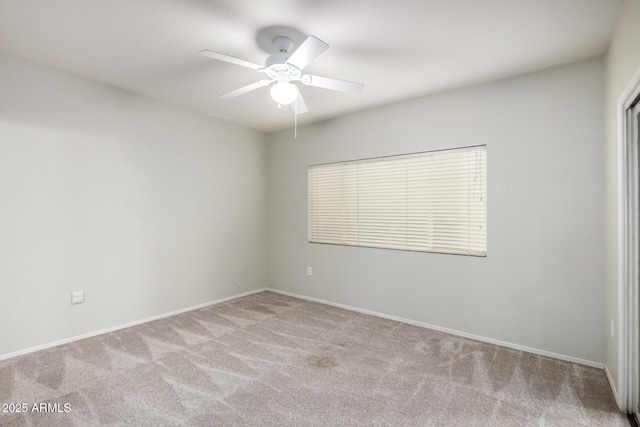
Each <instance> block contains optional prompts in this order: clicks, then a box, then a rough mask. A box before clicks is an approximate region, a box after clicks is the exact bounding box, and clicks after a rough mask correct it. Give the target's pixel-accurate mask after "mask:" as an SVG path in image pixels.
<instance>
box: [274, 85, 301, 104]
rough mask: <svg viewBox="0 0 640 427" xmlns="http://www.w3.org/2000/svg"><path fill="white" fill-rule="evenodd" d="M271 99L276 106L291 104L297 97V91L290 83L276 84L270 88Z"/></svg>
mask: <svg viewBox="0 0 640 427" xmlns="http://www.w3.org/2000/svg"><path fill="white" fill-rule="evenodd" d="M271 97H272V98H273V100H274V101H276V102H277V103H278V104H282V105H287V104H291V103H292V102H293V101H295V100H296V98H297V97H298V90H297V88H296V87H295V85H293V84H291V83H288V82H278V83H276V84H275V85H273V86H272V87H271Z"/></svg>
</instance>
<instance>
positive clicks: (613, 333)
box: [611, 319, 616, 338]
mask: <svg viewBox="0 0 640 427" xmlns="http://www.w3.org/2000/svg"><path fill="white" fill-rule="evenodd" d="M615 334H616V324H615V322H614V321H613V319H611V338H615Z"/></svg>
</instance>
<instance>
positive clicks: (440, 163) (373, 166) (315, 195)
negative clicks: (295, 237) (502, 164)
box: [309, 145, 487, 256]
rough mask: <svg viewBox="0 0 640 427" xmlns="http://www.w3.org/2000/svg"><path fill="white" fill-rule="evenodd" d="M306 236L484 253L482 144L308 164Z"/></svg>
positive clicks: (319, 239) (317, 240) (321, 240)
mask: <svg viewBox="0 0 640 427" xmlns="http://www.w3.org/2000/svg"><path fill="white" fill-rule="evenodd" d="M309 241H310V242H312V243H328V244H336V245H349V246H366V247H372V248H388V249H401V250H408V251H422V252H439V253H449V254H462V255H475V256H486V253H487V156H486V146H484V145H483V146H476V147H467V148H460V149H453V150H442V151H431V152H425V153H417V154H409V155H403V156H392V157H383V158H376V159H366V160H357V161H351V162H341V163H329V164H322V165H312V166H309Z"/></svg>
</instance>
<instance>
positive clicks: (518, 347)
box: [0, 288, 619, 404]
mask: <svg viewBox="0 0 640 427" xmlns="http://www.w3.org/2000/svg"><path fill="white" fill-rule="evenodd" d="M263 291H271V292H275V293H278V294H282V295H288V296H291V297H295V298H300V299H304V300H307V301H313V302H318V303H321V304H326V305H330V306H333V307H338V308H343V309H345V310H350V311H355V312H358V313H364V314H369V315H372V316H376V317H381V318H383V319H389V320H395V321H397V322H403V323H407V324H410V325H415V326H420V327H422V328H427V329H433V330H436V331H441V332H446V333H449V334H452V335H457V336H460V337H464V338H470V339H473V340H476V341H482V342H486V343H490V344H495V345H499V346H501V347H506V348H511V349H514V350H521V351H526V352H528V353H533V354H539V355H541V356H547V357H551V358H554V359H559V360H564V361H567V362H573V363H578V364H581V365H587V366H592V367H595V368H600V369H603V368H605V365H604V363H599V362H592V361H590V360H584V359H580V358H577V357H572V356H566V355H563V354H557V353H552V352H549V351H545V350H539V349H536V348H531V347H526V346H522V345H519V344H513V343H509V342H505V341H500V340H495V339H492V338H487V337H483V336H480V335H475V334H469V333H467V332H462V331H457V330H454V329H449V328H443V327H441V326H437V325H431V324H428V323H423V322H417V321H415V320H411V319H405V318H402V317H398V316H392V315H388V314H384V313H378V312H375V311H372V310H365V309H362V308H358V307H352V306H349V305H345V304H339V303H335V302H331V301H326V300H323V299H319V298H313V297H308V296H305V295H300V294H296V293H293V292H287V291H282V290H280V289H273V288H261V289H256V290H253V291H249V292H244V293H241V294H237V295H233V296H230V297H226V298H222V299H219V300H215V301H210V302H206V303H203V304H198V305H194V306H191V307H186V308H182V309H179V310H175V311H171V312H168V313H163V314H159V315H157V316H152V317H147V318H145V319H140V320H136V321H133V322H129V323H125V324H122V325H118V326H113V327H110V328H105V329H101V330H98V331H94V332H89V333H87V334H82V335H77V336H74V337H70V338H65V339H62V340H58V341H54V342H50V343H47V344H42V345H38V346H35V347H30V348H26V349H24V350H19V351H16V352H12V353H6V354H2V355H0V360H5V359H10V358H12V357H16V356H21V355H24V354H28V353H33V352H34V351H38V350H44V349H46V348H50V347H55V346H58V345H62V344H68V343H70V342H73V341H78V340H81V339H85V338H90V337H94V336H97V335H101V334H106V333H109V332H113V331H117V330H120V329H125V328H129V327H131V326H135V325H139V324H141V323H146V322H151V321H153V320H158V319H162V318H165V317H169V316H174V315H176V314H180V313H184V312H186V311H191V310H196V309H198V308H202V307H207V306H210V305H215V304H220V303H222V302H226V301H230V300H233V299H236V298H241V297H244V296H247V295H252V294H256V293H259V292H263ZM605 372H606V374H607V378H608V379H609V383H610V384H611V388H612V390H613V393H614V396H615V397H616V402H618V395H617V392H616V389H615V388H614V387H613V381H612V380H611V376H610V374H609V371H608V369H605ZM618 404H619V402H618Z"/></svg>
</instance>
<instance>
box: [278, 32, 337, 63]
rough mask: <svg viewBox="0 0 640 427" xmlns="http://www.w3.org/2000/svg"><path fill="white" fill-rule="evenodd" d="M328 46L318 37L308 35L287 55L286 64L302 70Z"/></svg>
mask: <svg viewBox="0 0 640 427" xmlns="http://www.w3.org/2000/svg"><path fill="white" fill-rule="evenodd" d="M328 48H329V45H328V44H326V43H325V42H323V41H322V40H320V39H319V38H317V37H314V36H309V37H307V39H306V40H305V41H304V42H302V44H301V45H300V47H299V48H297V49H296V50H295V52H293V54H292V55H291V56H290V57H289V59H288V60H287V64H291V65H293V66H294V67H297V68H298V69H299V70H302V69H303V68H304V67H306V66H307V65H309V63H310V62H311V61H313V60H314V59H316V58H317V57H318V56H320V54H322V52H324V51H325V50H327V49H328Z"/></svg>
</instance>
